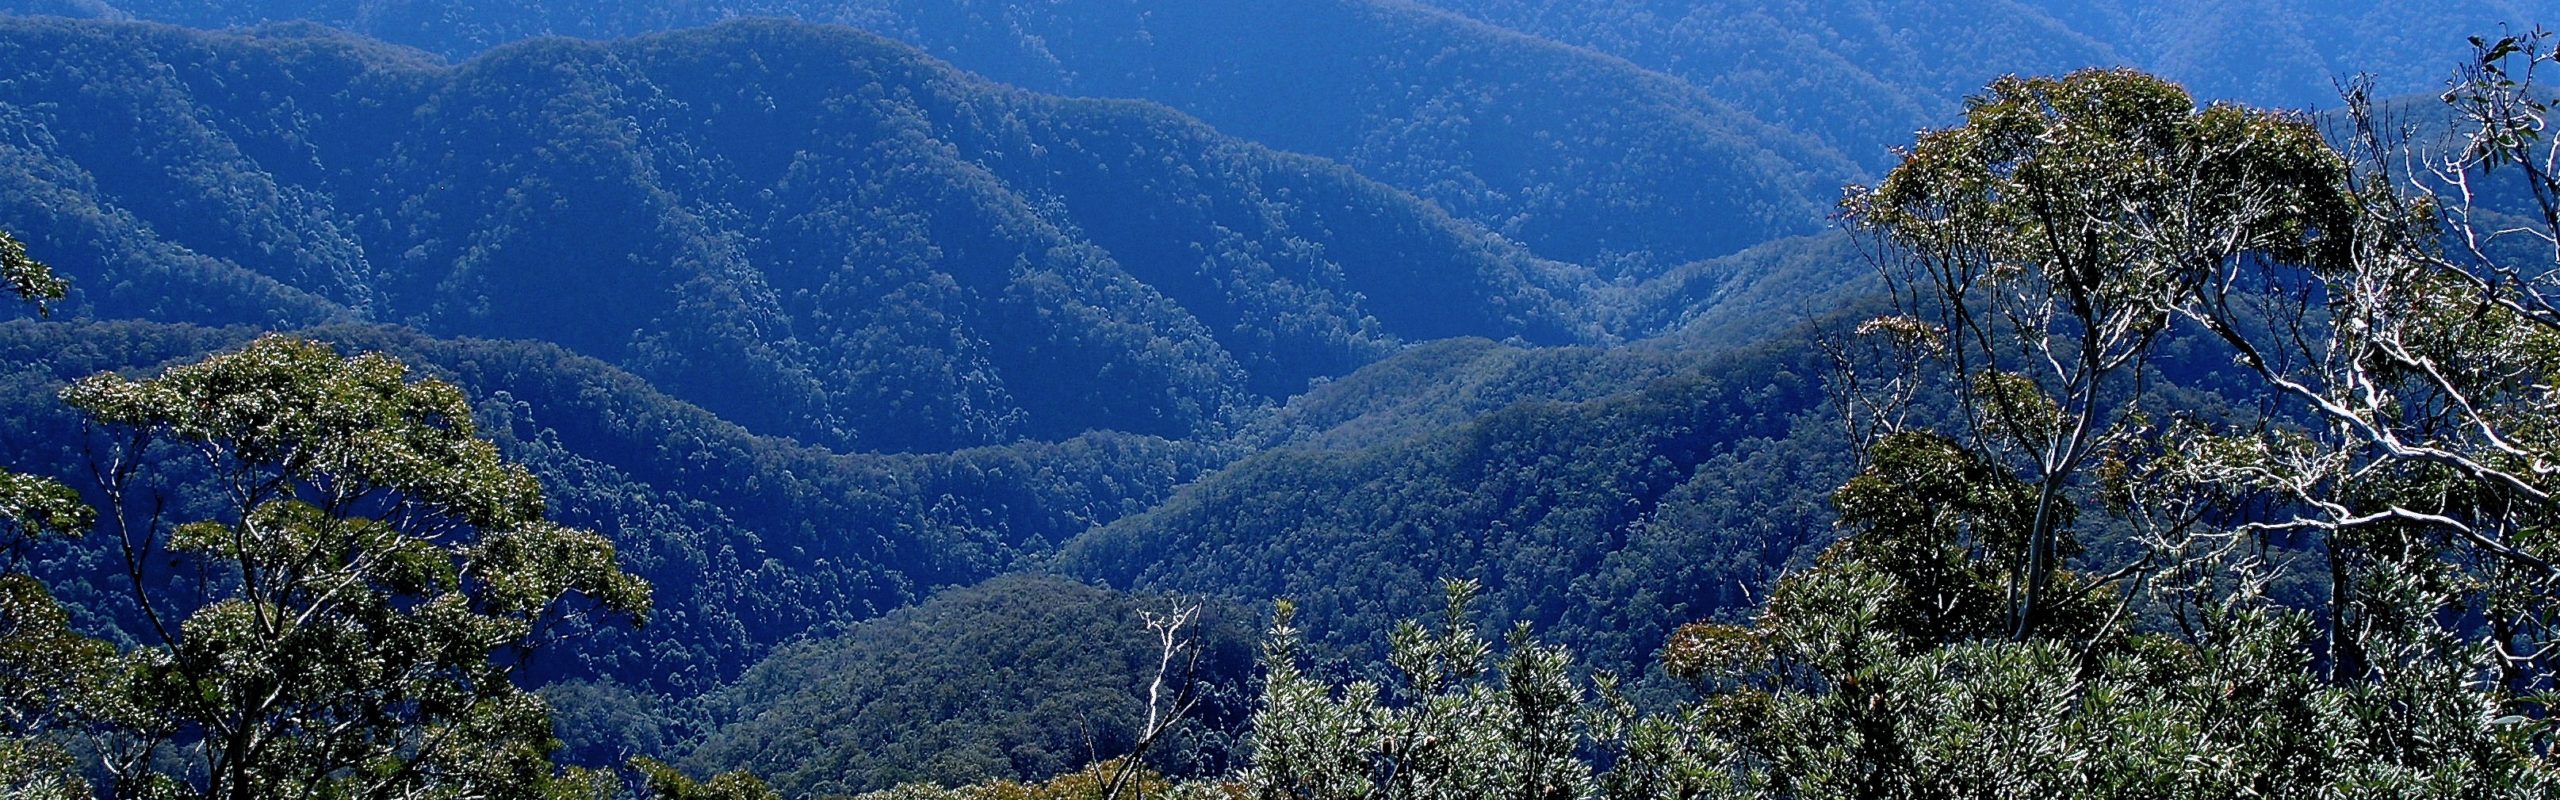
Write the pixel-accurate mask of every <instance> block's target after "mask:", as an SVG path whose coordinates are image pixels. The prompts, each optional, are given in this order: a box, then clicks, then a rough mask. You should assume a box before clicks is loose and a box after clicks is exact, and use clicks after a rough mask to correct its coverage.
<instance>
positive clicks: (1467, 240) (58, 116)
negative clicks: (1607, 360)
mask: <svg viewBox="0 0 2560 800" xmlns="http://www.w3.org/2000/svg"><path fill="white" fill-rule="evenodd" d="M0 57H5V58H7V59H8V61H9V62H10V63H12V64H18V65H22V66H23V67H24V69H25V70H26V71H25V72H24V73H23V74H24V75H25V77H24V78H22V79H20V80H17V81H12V82H9V83H8V84H7V85H6V86H5V87H0V108H5V109H7V113H6V114H5V115H0V149H5V150H6V154H7V156H8V158H7V159H5V161H6V163H10V164H12V165H13V166H12V167H11V168H10V169H8V170H6V171H5V172H0V198H7V199H8V202H6V203H0V226H6V227H8V228H9V229H12V230H18V231H23V232H25V235H26V237H27V239H28V242H29V244H30V246H31V247H33V248H35V249H36V250H37V251H38V252H42V253H46V254H47V255H48V257H49V258H50V259H51V260H53V261H54V262H55V263H56V264H58V265H59V266H60V267H61V268H62V270H63V271H64V272H65V273H66V275H67V276H68V277H70V278H71V279H72V281H73V285H74V286H75V287H76V288H75V292H77V294H76V295H75V297H74V298H73V299H72V302H71V303H70V304H69V308H70V309H71V310H72V311H73V312H74V313H82V314H92V315H98V316H108V317H139V318H149V319H159V320H168V321H190V322H210V323H229V322H252V323H256V324H261V325H299V324H313V323H320V322H329V321H341V320H344V321H372V322H391V323H398V324H404V325H408V326H412V327H416V328H418V329H421V330H424V331H428V332H431V333H436V334H443V335H470V336H495V337H503V338H516V339H538V340H543V341H550V342H556V343H559V344H562V345H564V346H567V347H569V348H571V349H572V350H575V351H577V352H580V353H582V354H586V355H590V356H594V357H597V358H602V359H605V360H607V361H610V362H613V363H615V364H617V365H620V366H623V367H625V368H628V369H631V370H632V371H634V372H635V373H637V374H639V375H641V376H643V377H645V378H647V379H648V380H649V381H650V382H652V383H653V384H655V385H657V386H659V387H661V388H664V389H666V390H668V391H670V392H672V393H674V394H676V395H677V396H679V397H683V398H685V399H686V400H688V401H691V402H694V403H698V404H700V405H702V406H704V407H705V408H708V409H711V410H712V411H714V412H716V413H719V414H721V415H722V416H724V417H726V418H729V419H731V420H733V421H736V422H740V423H742V424H745V425H747V426H748V427H750V428H752V429H755V430H756V431H758V432H760V433H767V434H776V435H786V436H792V437H795V438H799V439H802V440H804V441H807V442H810V443H813V444H822V445H827V446H832V447H838V448H854V449H864V450H876V451H912V450H939V449H948V448H952V447H966V446H976V445H985V444H995V443H1002V442H1009V441H1013V440H1016V439H1019V438H1023V437H1030V438H1040V439H1060V438H1065V437H1069V436H1073V435H1075V434H1078V433H1081V432H1083V431H1086V430H1093V429H1114V430H1125V431H1131V432H1138V433H1148V434H1157V435H1168V436H1187V435H1192V434H1198V433H1206V432H1212V431H1216V430H1219V429H1221V428H1223V427H1224V426H1226V425H1228V424H1230V423H1231V422H1232V421H1233V420H1234V419H1235V417H1236V414H1237V413H1238V412H1239V411H1240V410H1243V409H1247V408H1250V407H1252V406H1254V405H1257V404H1259V403H1262V402H1265V401H1266V399H1267V398H1273V397H1278V396H1282V395H1284V394H1286V393H1289V392H1294V391H1296V390H1298V389H1299V388H1302V387H1303V386H1304V385H1305V383H1306V381H1307V380H1308V379H1309V378H1313V377H1318V376H1324V375H1334V374H1341V373H1343V372H1347V371H1349V370H1350V369H1352V368H1355V367H1357V366H1358V365H1360V364H1362V363H1366V362H1367V361H1368V360H1370V359H1373V358H1375V357H1377V356H1379V355H1381V354H1383V353H1385V352H1387V351H1389V350H1390V349H1392V348H1393V347H1395V346H1397V345H1398V344H1399V343H1400V342H1402V341H1406V340H1409V339H1426V338H1436V337H1442V336H1451V335H1468V334H1472V335H1485V336H1493V337H1496V338H1510V337H1521V338H1525V339H1527V340H1531V341H1547V342H1560V341H1570V340H1573V339H1576V338H1580V337H1583V336H1586V335H1588V334H1589V333H1590V331H1589V329H1588V327H1587V326H1585V325H1583V324H1582V323H1580V322H1578V321H1576V320H1575V317H1576V314H1577V313H1578V312H1576V311H1574V310H1573V309H1572V308H1571V305H1572V298H1573V297H1574V296H1575V295H1576V293H1578V292H1580V291H1582V289H1581V287H1582V286H1583V285H1584V284H1585V282H1586V279H1585V278H1583V277H1581V276H1580V275H1579V274H1578V273H1577V272H1576V271H1574V270H1572V269H1569V268H1566V267H1562V266H1560V265H1556V264H1553V263H1551V262H1542V261H1538V260H1536V259H1533V258H1531V257H1529V256H1528V255H1527V254H1526V253H1524V252H1522V251H1520V250H1519V249H1517V248H1515V247H1512V246H1509V245H1507V244H1504V243H1502V242H1501V241H1499V240H1497V239H1494V238H1492V237H1489V236H1487V235H1485V234H1484V233H1482V232H1481V231H1480V230H1477V229H1474V228H1472V227H1469V226H1467V225H1464V224H1462V223H1458V222H1456V221H1453V220H1451V219H1450V218H1448V217H1447V216H1446V215H1444V214H1442V213H1440V212H1439V211H1437V210H1436V209H1433V208H1432V207H1430V206H1428V205H1426V204H1423V203H1421V202H1418V201H1416V200H1414V199H1413V198H1411V197H1410V196H1408V195H1404V194H1402V193H1399V192H1396V191H1394V190H1392V189H1389V188H1387V187H1385V186H1382V185H1379V184H1377V183H1374V182H1371V181H1368V180H1366V179H1363V178H1360V177H1359V176H1357V175H1355V174H1353V173H1351V172H1350V171H1348V170H1346V169H1344V168H1342V167H1340V166H1337V165H1333V164H1329V163H1325V162H1321V161H1317V160H1313V159H1308V158H1304V157H1298V156H1289V155H1283V154H1278V153H1273V152H1271V151H1268V150H1265V149H1262V148H1260V147H1256V146H1253V145H1250V144H1245V143H1242V142H1238V141H1236V140H1233V139H1229V138H1226V137H1222V136H1220V135H1218V134H1217V133H1215V132H1213V131H1211V130H1209V129H1208V128H1206V127H1204V126H1202V125H1200V124H1198V123H1196V122H1193V121H1190V120H1188V119H1185V118H1182V117H1180V116H1178V115H1175V114H1172V113H1170V112H1167V111H1165V110H1163V109H1161V108H1159V107H1154V106H1149V105H1144V104H1135V103H1125V102H1101V101H1078V100H1061V99H1057V98H1050V97H1043V96H1038V95H1031V94H1026V93H1023V92H1019V91H1014V90H1008V89H1004V88H1001V87H997V86H994V85H992V84H988V83H985V82H983V81H980V80H977V79H974V78H971V77H968V76H965V75H962V74H960V73H957V72H954V71H952V70H951V69H949V68H948V67H945V66H943V65H941V64H939V63H937V62H934V61H932V60H930V59H927V58H924V57H923V56H921V55H919V54H917V53H916V52H914V51H912V50H909V49H907V48H904V47H901V46H899V45H896V44H894V43H891V42H888V41H886V40H882V39H879V38H877V37H872V36H869V35H865V34H861V33H858V32H855V31H852V30H849V29H844V28H822V27H814V26H804V25H796V24H789V23H779V22H770V21H768V22H751V23H733V24H729V25H724V26H720V27H716V28H711V29H706V30H699V31H690V32H684V33H678V34H668V35H664V36H657V37H650V38H645V39H638V40H631V41H626V42H620V43H615V44H610V45H600V44H589V43H579V42H570V41H565V40H551V41H544V42H535V43H528V44H525V45H520V46H515V47H510V48H506V49H503V50H501V51H498V52H495V53H492V54H490V55H488V56H486V57H483V58H480V59H476V60H474V61H472V62H469V63H467V64H464V65H461V66H459V67H443V66H439V65H436V64H433V63H431V62H429V61H427V60H425V59H424V58H422V57H420V56H418V55H417V54H415V53H414V52H410V51H400V50H396V49H390V48H385V47H382V46H380V45H375V44H370V43H366V42H363V41H361V40H355V39H352V38H350V37H346V36H344V35H341V34H335V33H331V32H328V31H326V30H323V29H318V28H311V27H300V28H285V29H271V30H266V31H260V32H254V33H220V34H206V33H192V32H187V31H183V30H181V29H176V28H168V27H159V26H145V25H131V24H98V23H73V22H65V21H58V20H40V19H39V20H29V19H17V20H6V21H0ZM1097 377H1099V378H1100V379H1099V380H1095V378H1097Z"/></svg>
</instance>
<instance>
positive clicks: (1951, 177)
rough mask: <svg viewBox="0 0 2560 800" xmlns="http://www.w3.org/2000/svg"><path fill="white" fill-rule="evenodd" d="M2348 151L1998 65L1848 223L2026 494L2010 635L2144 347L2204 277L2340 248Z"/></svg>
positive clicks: (2132, 85) (2267, 117)
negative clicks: (1994, 75) (2334, 238)
mask: <svg viewBox="0 0 2560 800" xmlns="http://www.w3.org/2000/svg"><path fill="white" fill-rule="evenodd" d="M2345 171H2346V164H2345V162H2344V160H2343V159H2340V158H2339V157H2338V156H2337V155H2336V154H2335V153H2334V152H2333V151H2331V150H2330V149H2329V148H2328V147H2327V146H2326V145H2325V144H2324V143H2323V142H2322V140H2321V138H2320V136H2319V133H2318V131H2317V130H2316V129H2315V128H2314V127H2313V126H2312V125H2311V124H2310V123H2309V122H2308V121H2306V120H2302V119H2298V118H2293V117H2288V116H2285V115H2282V114H2276V113H2271V112H2265V111H2257V110H2251V109H2245V108H2241V107H2237V106H2226V105H2217V106H2213V107H2210V108H2206V109H2203V110H2201V111H2199V110H2198V109H2197V108H2196V105H2195V101H2194V100H2193V99H2191V98H2190V97H2188V96H2187V93H2186V92H2185V91H2184V90H2182V89H2180V88H2178V87H2177V86H2176V85H2174V84H2171V83H2169V82H2167V81H2163V80H2160V79H2158V78H2154V77H2151V76H2149V75H2144V74H2142V73H2139V72H2134V71H2130V70H2084V71H2081V72H2075V73H2072V74H2070V75H2067V76H2064V77H2061V78H2014V77H2012V78H2003V79H2001V80H1999V81H1997V82H1995V83H1993V84H1992V85H1991V87H1990V89H1989V91H1988V92H1987V93H1985V94H1984V95H1982V96H1980V97H1976V98H1973V99H1971V100H1970V101H1968V104H1967V109H1966V113H1965V122H1964V124H1963V125H1960V126H1957V127H1954V128H1949V129H1946V130H1940V131H1931V132H1928V133H1924V134H1922V135H1921V137H1920V139H1919V141H1918V142H1917V143H1916V144H1914V145H1913V147H1912V148H1911V150H1910V151H1909V152H1908V153H1907V154H1906V155H1905V156H1904V158H1903V160H1902V163H1901V164H1900V165H1899V166H1896V167H1895V168H1894V169H1893V171H1892V172H1890V173H1888V174H1887V175H1886V176H1885V178H1884V180H1883V181H1882V182H1881V183H1880V184H1878V185H1877V186H1876V187H1874V188H1872V189H1867V188H1859V187H1853V188H1852V190H1851V192H1850V196H1849V198H1848V199H1847V201H1846V202H1845V210H1846V212H1847V214H1848V216H1849V218H1850V219H1851V220H1852V221H1853V222H1855V223H1856V224H1857V225H1858V226H1859V227H1860V228H1862V229H1864V230H1866V231H1868V232H1870V233H1871V234H1873V235H1875V237H1876V241H1877V242H1878V243H1879V244H1880V245H1881V248H1880V249H1881V251H1882V253H1883V255H1884V256H1885V259H1884V261H1883V263H1884V264H1885V272H1886V277H1887V278H1888V280H1889V281H1890V282H1891V283H1892V285H1893V287H1894V289H1895V294H1896V300H1897V304H1898V305H1899V306H1900V308H1901V310H1902V313H1903V314H1904V315H1906V317H1907V318H1909V319H1913V320H1916V322H1917V324H1916V325H1915V326H1909V327H1918V328H1922V329H1925V330H1926V331H1927V332H1928V335H1927V336H1926V337H1925V338H1926V339H1927V340H1928V341H1929V342H1931V343H1932V344H1933V345H1934V352H1935V353H1937V354H1939V355H1941V356H1942V357H1943V358H1944V359H1945V360H1946V361H1947V362H1948V365H1949V367H1950V368H1951V370H1950V371H1951V372H1952V373H1953V375H1954V377H1955V379H1956V381H1957V382H1958V387H1957V392H1956V395H1957V396H1958V397H1959V398H1960V399H1961V400H1962V401H1963V402H1962V407H1963V412H1964V413H1963V419H1964V422H1965V423H1966V431H1965V432H1966V433H1967V436H1965V437H1964V438H1965V443H1966V445H1967V446H1969V447H1973V448H1976V449H1978V450H1980V451H1981V452H1983V453H1984V454H1985V455H1986V456H1988V457H1991V458H1994V459H1997V460H1998V461H1999V462H2000V463H2004V464H2008V465H2010V466H2011V468H2012V469H2015V470H2016V471H2017V472H2018V474H2019V477H2020V478H2021V479H2022V480H2024V481H2025V482H2026V483H2027V484H2028V485H2030V486H2031V487H2032V488H2033V490H2034V496H2035V502H2034V506H2033V508H2034V511H2033V514H2032V516H2031V517H2030V518H2029V519H2028V520H2027V526H2026V528H2025V530H2024V531H2023V536H2022V537H2021V538H2022V540H2023V545H2024V546H2023V547H2020V548H2017V550H2016V553H2017V555H2016V561H2015V562H2014V563H2012V564H2011V565H2010V566H2009V572H2010V574H2011V575H2012V576H2013V579H2012V587H2011V591H2010V596H2011V601H2010V606H2011V614H2010V617H2011V621H2010V627H2011V631H2012V633H2013V635H2014V636H2015V637H2018V638H2023V637H2025V636H2027V635H2029V634H2030V633H2032V632H2033V631H2034V629H2035V627H2036V626H2037V625H2038V624H2039V621H2040V618H2039V615H2040V614H2041V613H2042V611H2043V608H2044V606H2045V605H2046V604H2047V603H2048V602H2049V600H2048V597H2047V595H2048V593H2049V590H2050V587H2051V584H2052V582H2053V578H2054V575H2055V573H2056V571H2057V570H2058V569H2060V568H2061V566H2062V560H2063V559H2064V558H2065V557H2066V556H2067V555H2068V552H2069V550H2070V548H2071V547H2072V542H2071V536H2070V532H2069V527H2070V525H2069V523H2070V520H2071V518H2072V515H2071V513H2070V509H2069V506H2070V505H2071V504H2072V502H2073V500H2072V498H2071V493H2073V492H2075V491H2079V490H2080V487H2079V486H2077V482H2078V480H2079V479H2080V478H2081V477H2082V476H2083V473H2084V472H2085V471H2086V470H2088V469H2089V468H2090V467H2091V466H2093V464H2094V463H2095V459H2097V458H2098V457H2099V456H2100V454H2101V453H2103V452H2105V451H2106V450H2108V449H2109V448H2110V447H2112V446H2114V445H2115V444H2117V443H2119V442H2121V441H2122V440H2123V439H2125V438H2126V437H2129V436H2132V435H2134V434H2135V433H2136V432H2137V428H2138V426H2136V425H2133V424H2131V423H2132V422H2133V421H2135V420H2137V419H2139V417H2138V415H2133V414H2129V413H2128V412H2129V411H2130V410H2132V409H2133V407H2134V403H2135V402H2136V401H2137V400H2138V397H2139V394H2140V388H2141V385H2140V381H2141V375H2142V372H2143V370H2144V367H2145V364H2146V359H2147V358H2148V356H2149V354H2150V353H2151V350H2152V344H2153V343H2154V341H2155V340H2157V339H2158V337H2159V336H2160V335H2161V333H2162V332H2163V331H2164V330H2166V329H2167V327H2168V326H2169V323H2170V322H2171V320H2172V319H2173V318H2174V316H2175V314H2176V312H2177V310H2178V309H2179V307H2180V304H2181V302H2182V301H2184V300H2185V299H2186V298H2187V296H2188V293H2187V289H2188V287H2191V286H2193V285H2194V284H2195V283H2196V280H2197V277H2198V275H2199V273H2200V272H2205V271H2210V270H2213V269H2217V268H2219V267H2220V266H2221V265H2222V264H2224V263H2227V262H2230V261H2232V260H2234V259H2237V258H2239V257H2241V256H2243V255H2244V254H2250V255H2259V256H2264V257H2267V258H2271V259H2275V260H2278V261H2283V262H2288V263H2300V262H2303V261H2305V260H2308V259H2314V258H2322V257H2327V256H2328V255H2330V254H2329V253H2327V252H2326V251H2322V250H2320V249H2319V248H2318V247H2317V245H2320V244H2323V243H2325V242H2326V241H2327V240H2326V239H2325V238H2323V237H2321V236H2318V235H2317V234H2319V233H2321V232H2323V231H2330V230H2335V229H2336V227H2337V226H2338V225H2339V224H2340V222H2341V221H2343V220H2346V219H2348V218H2349V217H2348V214H2347V212H2346V206H2345V204H2344V203H2343V202H2342V201H2343V190H2344V176H2345Z"/></svg>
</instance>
